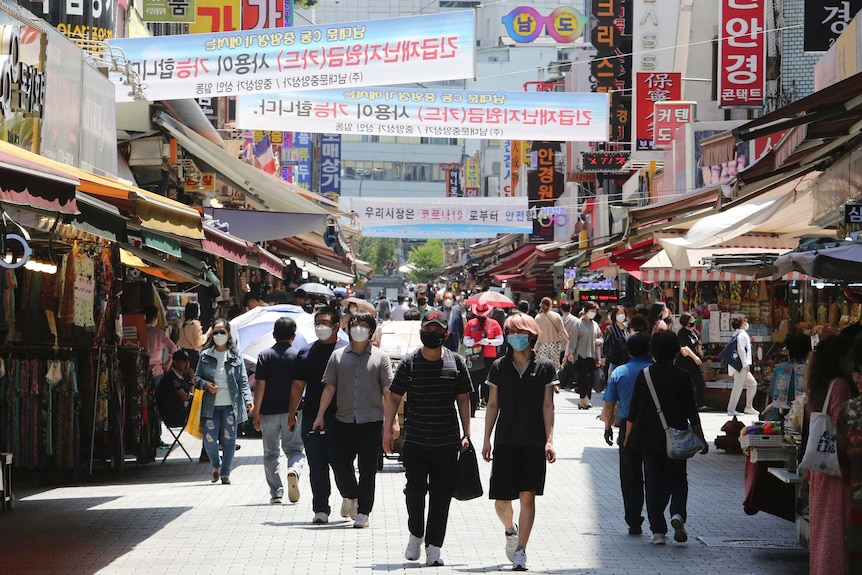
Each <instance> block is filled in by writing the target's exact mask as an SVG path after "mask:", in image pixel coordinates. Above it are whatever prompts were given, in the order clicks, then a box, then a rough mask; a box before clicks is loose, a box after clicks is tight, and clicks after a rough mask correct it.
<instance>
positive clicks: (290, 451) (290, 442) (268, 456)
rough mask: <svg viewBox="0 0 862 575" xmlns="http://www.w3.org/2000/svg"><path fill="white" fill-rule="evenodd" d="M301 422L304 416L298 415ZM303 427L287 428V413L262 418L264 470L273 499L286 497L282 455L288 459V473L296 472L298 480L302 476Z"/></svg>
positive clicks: (303, 459)
mask: <svg viewBox="0 0 862 575" xmlns="http://www.w3.org/2000/svg"><path fill="white" fill-rule="evenodd" d="M297 417H298V418H299V420H300V422H301V421H302V419H303V418H302V414H298V415H297ZM300 429H301V426H300V425H297V426H296V429H294V430H293V431H290V429H288V427H287V412H285V413H276V414H273V415H261V416H260V433H261V439H262V440H263V470H264V473H266V483H267V484H268V485H269V494H270V496H272V497H282V496H284V484H283V483H282V481H281V465H280V464H281V453H279V444H281V450H282V451H284V456H285V457H287V470H288V472H290V471H294V472H296V476H297V479H299V476H301V475H302V467H303V464H304V463H305V456H304V455H303V454H302V437H301V435H300Z"/></svg>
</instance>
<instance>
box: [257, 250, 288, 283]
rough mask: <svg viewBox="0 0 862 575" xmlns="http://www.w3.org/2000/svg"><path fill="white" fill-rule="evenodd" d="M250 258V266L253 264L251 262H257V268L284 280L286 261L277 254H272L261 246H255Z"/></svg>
mask: <svg viewBox="0 0 862 575" xmlns="http://www.w3.org/2000/svg"><path fill="white" fill-rule="evenodd" d="M249 256H251V257H250V258H249V264H253V263H254V262H252V261H251V260H255V262H256V264H257V267H259V268H260V269H262V270H264V271H267V272H269V273H271V274H272V275H274V276H275V277H277V278H278V279H284V260H282V259H281V258H280V257H278V256H277V255H275V254H272V253H270V252H268V251H266V250H265V249H263V248H262V247H260V246H257V245H256V246H254V251H252V252H251V253H250V254H249Z"/></svg>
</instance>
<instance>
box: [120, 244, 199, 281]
mask: <svg viewBox="0 0 862 575" xmlns="http://www.w3.org/2000/svg"><path fill="white" fill-rule="evenodd" d="M120 263H121V264H123V265H124V266H127V267H131V268H135V269H139V270H141V271H142V272H144V273H146V274H149V275H151V276H155V277H159V278H162V279H166V280H168V281H173V282H179V283H197V284H200V285H203V286H209V285H211V284H210V282H209V281H207V280H206V279H204V277H203V274H202V273H201V272H199V271H198V270H195V269H193V268H191V267H189V266H187V265H185V264H183V263H180V262H174V261H170V260H165V259H163V258H160V257H159V255H158V254H155V253H153V252H148V251H147V250H142V249H140V248H136V247H134V246H130V245H123V246H122V247H121V248H120Z"/></svg>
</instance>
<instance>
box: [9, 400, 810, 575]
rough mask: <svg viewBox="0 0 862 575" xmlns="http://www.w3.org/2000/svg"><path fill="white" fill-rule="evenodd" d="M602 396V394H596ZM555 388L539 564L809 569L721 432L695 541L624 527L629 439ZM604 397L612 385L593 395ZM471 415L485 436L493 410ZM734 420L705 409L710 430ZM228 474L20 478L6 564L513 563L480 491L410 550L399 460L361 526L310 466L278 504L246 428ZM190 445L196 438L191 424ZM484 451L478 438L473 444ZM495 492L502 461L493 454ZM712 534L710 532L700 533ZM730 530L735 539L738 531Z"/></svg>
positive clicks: (273, 567)
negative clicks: (430, 550)
mask: <svg viewBox="0 0 862 575" xmlns="http://www.w3.org/2000/svg"><path fill="white" fill-rule="evenodd" d="M597 395H598V394H597ZM555 399H556V406H557V409H556V414H557V425H556V433H555V436H556V441H555V444H556V448H557V457H558V459H557V463H555V464H553V465H550V466H548V478H547V485H546V491H545V495H544V496H543V497H540V498H538V502H537V521H536V526H535V529H534V531H533V535H532V537H531V539H530V545H529V547H528V549H527V559H528V566H529V568H530V570H531V571H533V572H538V573H575V574H591V575H592V574H596V575H610V574H620V575H622V574H635V573H638V574H641V573H656V574H665V573H666V574H676V573H680V574H682V573H686V574H688V573H696V574H698V575H701V574H703V575H707V574H713V573H714V574H721V575H726V574H727V573H734V574H736V575H742V574H746V573H758V574H775V575H797V574H798V575H802V574H804V573H807V572H808V568H807V567H808V555H807V552H806V551H804V550H799V549H792V548H789V547H792V546H793V545H794V540H795V527H794V525H793V524H792V523H790V522H788V521H784V520H781V519H778V518H776V517H773V516H771V515H766V514H763V513H759V514H757V515H754V516H747V515H745V513H744V512H743V509H742V500H743V468H744V461H745V460H744V457H742V456H732V455H725V454H724V453H723V452H716V451H714V449H713V447H712V445H711V446H710V453H709V455H707V456H705V457H704V456H696V457H695V458H694V459H693V460H692V461H691V462H690V463H689V503H688V511H689V522H688V525H687V527H688V533H689V537H690V539H689V543H688V544H687V545H685V546H680V545H677V544H673V543H670V542H669V543H668V545H666V546H664V547H656V546H653V545H651V544H650V543H649V533H648V529H645V533H644V535H642V536H640V537H633V536H630V535H628V534H627V526H626V525H625V523H624V521H623V518H622V515H623V514H622V501H621V496H620V492H619V482H618V479H617V477H618V476H617V449H616V448H615V447H608V446H607V445H606V444H605V443H604V440H603V438H602V430H603V424H602V423H601V422H600V421H598V420H597V419H596V415H598V411H599V409H598V407H596V408H594V409H591V410H588V411H579V410H578V409H577V395H576V394H574V393H571V392H567V391H563V392H562V393H560V394H559V395H557V396H556V397H555ZM593 402H594V404H596V405H597V406H598V404H599V403H600V397H595V398H594V399H593ZM477 415H478V416H479V417H478V418H477V419H475V420H474V421H473V437H474V438H475V439H476V440H477V441H479V442H481V434H482V431H481V430H482V429H483V423H484V420H483V419H482V417H483V416H484V411H482V410H480V411H479V412H478V413H477ZM726 420H727V417H726V416H725V414H723V413H720V414H718V413H716V414H713V413H706V414H703V421H704V428H705V432H706V436H707V438H708V439H710V441H711V440H712V439H713V438H714V437H715V436H716V435H717V434H718V433H719V428H720V427H721V425H722V424H723V423H724V422H725V421H726ZM239 442H240V443H241V445H242V450H241V451H239V452H238V453H237V457H236V464H237V465H238V467H237V468H236V469H235V471H234V472H233V473H232V474H231V480H232V484H231V485H221V484H215V485H213V484H211V483H210V481H209V471H210V467H209V465H208V464H207V463H197V462H195V463H189V462H188V460H186V459H185V458H184V457H183V456H182V453H180V454H179V455H176V454H172V455H171V457H169V458H168V460H167V462H166V463H165V464H164V465H162V464H160V463H154V464H150V465H146V466H140V467H129V468H127V469H126V470H125V471H124V472H123V473H122V474H121V475H117V476H113V477H111V478H110V480H109V481H103V482H101V483H98V484H86V485H80V486H69V487H56V488H32V487H27V486H22V485H18V486H17V487H16V496H17V503H16V508H15V509H14V510H13V511H12V512H9V513H5V514H0V573H4V574H6V573H8V574H31V573H33V574H43V573H44V574H49V573H62V574H91V573H110V574H113V573H118V574H132V573H160V574H168V573H182V574H198V573H200V574H209V573H213V574H219V575H221V574H224V573H253V574H255V575H264V574H269V573H273V574H274V573H280V574H283V573H312V574H318V573H325V574H326V575H340V574H345V575H347V574H354V573H362V572H365V573H372V572H401V573H406V572H411V571H415V570H416V569H421V570H423V571H424V572H433V573H437V574H443V573H484V572H497V571H510V570H511V564H510V563H508V562H507V561H506V558H505V555H504V552H503V543H504V542H503V529H502V527H501V526H500V524H499V521H498V520H497V517H496V515H495V514H494V509H493V504H492V503H491V502H490V501H488V500H487V498H485V497H483V498H481V499H476V500H473V501H470V502H458V501H453V503H452V513H451V516H450V520H449V530H448V532H447V537H446V544H445V545H444V547H443V559H444V560H445V562H446V565H445V566H444V567H425V566H424V553H423V557H422V559H423V562H421V563H415V562H412V563H411V562H407V561H405V560H404V547H405V545H406V543H407V529H406V523H407V519H406V518H407V513H406V510H405V506H404V495H403V493H402V490H403V488H404V475H403V473H402V472H401V467H400V465H399V464H398V463H397V462H396V461H390V460H387V462H386V463H385V466H384V467H385V468H384V471H383V472H382V473H380V474H379V475H378V481H377V500H376V503H375V506H374V511H373V513H372V514H371V528H370V529H352V522H348V521H345V520H342V519H341V518H340V517H339V516H338V511H339V507H340V503H341V499H340V497H337V496H336V495H333V498H332V506H333V515H332V516H331V520H332V523H330V524H329V525H324V526H313V525H311V519H312V516H313V513H312V511H311V493H310V489H309V486H308V476H307V475H305V476H303V477H302V479H301V481H300V486H301V489H302V496H301V498H300V500H299V502H298V503H296V504H288V503H287V502H286V501H285V504H284V505H281V506H272V505H270V504H269V492H268V490H267V485H266V480H265V478H264V472H263V459H262V448H261V443H260V440H256V439H240V440H239ZM184 443H185V445H186V448H187V449H188V450H189V452H190V453H198V451H199V443H200V442H195V440H194V439H191V438H185V437H184ZM476 448H477V450H481V445H480V444H477V445H476ZM480 469H481V472H482V474H483V482H484V485H485V487H486V490H487V485H488V474H489V472H490V465H489V464H485V463H484V462H481V461H480ZM700 538H703V540H705V541H707V542H708V543H709V545H707V544H705V543H703V542H702V541H701V540H700ZM727 541H733V542H735V543H732V544H731V543H725V542H727Z"/></svg>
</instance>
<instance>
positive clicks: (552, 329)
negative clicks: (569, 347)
mask: <svg viewBox="0 0 862 575" xmlns="http://www.w3.org/2000/svg"><path fill="white" fill-rule="evenodd" d="M551 303H553V302H552V301H551V298H549V297H543V298H542V301H541V303H540V304H539V313H537V314H536V323H537V324H538V325H539V339H538V340H537V341H536V343H537V349H536V351H537V352H539V353H540V354H542V355H544V356H545V357H547V358H548V359H550V360H551V363H552V364H554V369H556V370H557V371H559V370H560V356H561V355H562V350H563V349H564V348H565V345H566V343H568V341H569V334H567V333H566V328H565V327H563V318H562V317H561V316H560V314H558V313H557V312H555V311H554V310H552V309H551Z"/></svg>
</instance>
